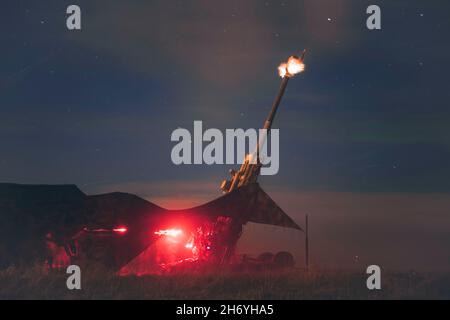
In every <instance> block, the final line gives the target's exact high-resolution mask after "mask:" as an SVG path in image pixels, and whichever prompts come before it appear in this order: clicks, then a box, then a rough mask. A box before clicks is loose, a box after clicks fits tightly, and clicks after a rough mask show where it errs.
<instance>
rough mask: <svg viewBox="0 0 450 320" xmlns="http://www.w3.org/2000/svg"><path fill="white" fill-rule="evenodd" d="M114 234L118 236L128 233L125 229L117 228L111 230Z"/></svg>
mask: <svg viewBox="0 0 450 320" xmlns="http://www.w3.org/2000/svg"><path fill="white" fill-rule="evenodd" d="M113 231H114V232H117V233H120V234H124V233H126V232H127V231H128V228H127V227H117V228H114V229H113Z"/></svg>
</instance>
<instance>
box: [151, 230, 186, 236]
mask: <svg viewBox="0 0 450 320" xmlns="http://www.w3.org/2000/svg"><path fill="white" fill-rule="evenodd" d="M182 233H183V230H180V229H167V230H159V231H155V234H156V235H159V236H168V237H178V236H179V235H181V234H182Z"/></svg>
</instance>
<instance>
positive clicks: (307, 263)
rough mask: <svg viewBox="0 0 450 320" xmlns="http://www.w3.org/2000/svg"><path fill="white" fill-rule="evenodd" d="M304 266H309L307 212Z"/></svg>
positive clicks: (306, 217) (306, 219)
mask: <svg viewBox="0 0 450 320" xmlns="http://www.w3.org/2000/svg"><path fill="white" fill-rule="evenodd" d="M305 266H306V270H308V268H309V226H308V214H306V216H305Z"/></svg>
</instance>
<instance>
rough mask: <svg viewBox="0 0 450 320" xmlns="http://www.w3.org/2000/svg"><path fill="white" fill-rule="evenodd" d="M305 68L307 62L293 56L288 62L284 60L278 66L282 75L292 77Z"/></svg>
mask: <svg viewBox="0 0 450 320" xmlns="http://www.w3.org/2000/svg"><path fill="white" fill-rule="evenodd" d="M304 70H305V64H304V63H303V61H302V60H301V59H300V58H298V57H296V56H292V57H290V58H289V59H288V61H287V63H286V62H283V63H282V64H280V65H279V66H278V74H279V75H280V77H282V78H284V77H286V76H287V77H292V76H294V75H296V74H297V73H300V72H302V71H304Z"/></svg>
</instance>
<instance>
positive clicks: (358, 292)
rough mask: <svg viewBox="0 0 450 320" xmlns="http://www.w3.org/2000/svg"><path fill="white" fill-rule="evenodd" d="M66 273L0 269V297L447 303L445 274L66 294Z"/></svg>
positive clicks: (136, 282) (92, 286) (126, 281)
mask: <svg viewBox="0 0 450 320" xmlns="http://www.w3.org/2000/svg"><path fill="white" fill-rule="evenodd" d="M66 279H67V275H66V274H65V273H64V272H63V271H62V272H52V273H51V274H49V273H47V272H44V271H42V269H41V268H37V267H36V268H29V269H25V270H24V269H16V268H9V269H6V270H3V271H0V285H1V287H0V299H450V275H429V274H416V273H412V272H411V273H409V274H407V273H388V274H384V275H383V278H382V290H379V291H369V290H368V289H367V288H366V276H365V274H356V273H350V272H331V271H318V270H312V271H310V272H309V273H305V272H304V271H302V270H291V271H288V272H265V273H253V274H249V273H204V274H202V275H192V274H172V275H161V276H142V277H136V276H127V277H118V276H115V275H114V274H108V273H103V272H100V271H97V272H94V273H92V272H91V273H85V274H82V289H81V290H74V291H69V290H68V289H67V288H66Z"/></svg>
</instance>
